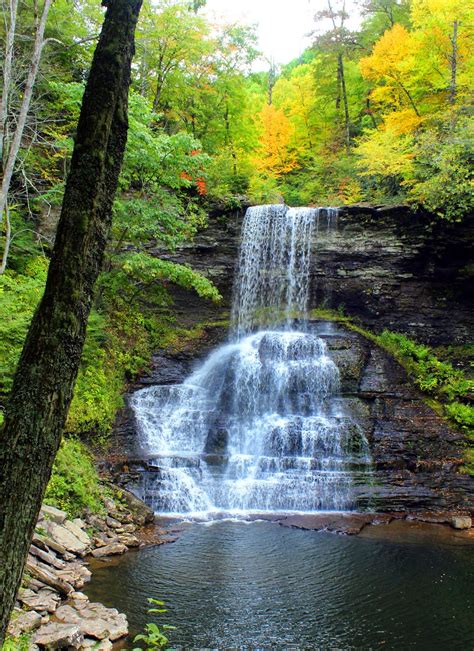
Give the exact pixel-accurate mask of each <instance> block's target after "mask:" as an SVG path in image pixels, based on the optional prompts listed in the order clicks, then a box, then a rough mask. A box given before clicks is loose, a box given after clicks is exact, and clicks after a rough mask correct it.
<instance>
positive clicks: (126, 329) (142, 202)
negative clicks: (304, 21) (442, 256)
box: [0, 0, 474, 433]
mask: <svg viewBox="0 0 474 651" xmlns="http://www.w3.org/2000/svg"><path fill="white" fill-rule="evenodd" d="M203 4H205V3H202V2H194V3H193V2H189V1H188V0H159V1H157V2H151V1H150V0H147V1H146V2H145V3H144V6H143V9H142V14H141V17H140V21H139V25H138V29H137V37H136V55H135V58H134V63H133V69H132V87H131V91H130V116H129V136H128V144H127V148H126V152H125V159H124V165H123V168H122V173H121V176H120V181H119V192H118V194H117V197H116V200H115V204H114V222H113V230H112V237H111V240H110V242H109V245H108V248H107V252H106V260H105V265H104V271H103V273H102V275H101V277H100V281H99V286H98V290H97V296H96V301H95V306H94V310H93V313H92V318H91V321H90V325H89V334H88V338H87V342H86V348H85V354H84V359H83V365H82V369H81V373H80V375H79V380H78V384H77V388H76V394H75V398H74V402H73V405H72V409H71V412H70V417H69V423H68V428H69V430H70V431H71V432H83V431H91V430H95V431H96V432H103V433H105V432H107V431H108V430H109V428H110V426H111V423H112V420H113V416H114V413H115V410H116V408H117V405H118V404H120V394H121V390H122V387H123V381H124V377H131V376H133V375H134V373H136V372H137V370H138V369H139V368H141V366H143V364H144V363H145V360H147V359H148V358H149V354H150V351H151V350H152V349H153V347H154V346H156V344H157V341H160V342H161V343H162V342H163V341H164V340H166V338H167V337H168V336H171V335H170V333H171V330H170V328H171V325H170V324H172V323H173V318H174V317H173V313H172V309H171V307H170V297H169V295H168V292H167V290H166V287H167V285H168V283H174V284H180V285H183V286H184V287H186V288H191V289H194V290H195V291H196V292H197V293H198V294H199V295H200V296H204V297H207V298H209V299H211V300H214V301H218V300H219V293H218V292H217V290H216V289H215V287H214V286H213V285H212V283H211V282H210V281H209V280H208V279H206V278H205V277H204V276H202V275H200V274H198V273H196V272H195V271H193V270H192V269H190V268H188V267H183V266H180V265H176V264H174V263H173V262H171V261H170V260H169V255H170V253H172V252H173V251H174V250H175V248H176V247H177V246H179V245H180V244H182V243H183V242H185V241H186V240H189V239H191V238H192V237H193V236H194V234H195V233H196V232H197V230H198V229H199V228H201V227H202V226H204V225H205V222H206V215H207V213H208V211H209V207H210V206H212V205H214V206H215V205H218V206H220V207H221V208H225V207H228V208H231V207H234V206H240V205H242V204H245V203H267V202H279V201H282V200H284V201H285V202H287V203H288V204H290V205H342V204H348V203H356V202H362V201H370V202H372V203H399V202H405V203H407V202H408V203H410V204H411V205H412V206H413V207H414V208H417V207H421V208H424V209H426V210H428V211H430V212H432V213H434V214H435V215H436V216H437V217H438V218H440V219H445V220H451V221H459V220H461V219H462V218H463V217H464V216H465V215H466V214H467V213H468V212H469V211H470V210H471V209H472V205H473V176H472V169H473V137H472V136H473V134H472V128H473V127H472V125H473V119H472V96H473V93H472V91H473V82H472V80H473V78H474V75H473V69H472V68H473V57H472V52H473V50H474V48H473V38H474V37H473V29H472V25H473V21H472V13H473V10H472V6H471V3H469V2H468V1H467V0H401V1H396V0H363V2H361V3H360V4H359V5H358V9H359V11H360V12H361V14H362V21H361V24H360V27H359V28H358V29H357V30H356V31H354V30H353V29H351V28H350V27H349V25H350V24H352V22H351V21H349V16H348V15H347V13H346V12H345V10H344V8H343V5H342V4H337V3H331V2H328V4H327V8H326V9H325V10H323V11H320V12H319V13H318V14H317V15H316V16H315V20H314V24H313V25H309V26H308V31H312V34H313V36H312V38H313V44H312V45H311V47H309V48H307V49H306V50H305V51H304V52H303V54H302V55H301V56H300V57H299V58H298V59H296V60H294V61H291V62H289V63H288V64H286V65H283V66H276V65H274V64H273V63H270V62H268V65H267V63H264V64H263V67H267V70H266V71H264V72H255V62H256V61H259V62H260V63H261V62H262V61H264V59H263V58H262V55H261V53H260V52H259V51H258V42H257V35H256V31H255V27H254V26H251V25H250V26H249V25H242V24H214V23H213V22H212V21H211V20H210V19H209V18H207V17H206V15H205V13H204V12H203V10H202V5H203ZM13 6H16V7H17V12H16V25H15V26H14V35H15V38H14V39H13V40H11V22H9V13H10V11H9V10H10V8H11V7H13ZM41 6H42V7H43V14H41V16H40V15H38V11H37V8H38V7H37V5H36V4H35V3H34V2H33V1H32V0H24V1H22V2H18V1H17V0H12V2H11V3H10V4H8V3H6V2H4V3H3V5H2V12H3V15H4V18H5V20H3V21H2V22H1V25H0V37H1V41H2V52H3V58H4V70H5V71H7V72H8V70H9V74H8V75H4V85H3V92H2V110H1V118H2V119H1V126H2V128H1V131H0V145H1V151H2V157H1V159H2V171H3V172H5V171H6V170H7V167H8V164H9V154H11V153H12V151H13V149H14V144H15V135H16V133H17V127H18V124H19V123H20V121H21V115H22V112H23V113H24V129H23V131H22V133H21V134H20V135H21V138H19V140H18V144H19V147H18V153H17V155H16V156H13V157H12V156H10V158H12V159H14V164H13V166H12V170H11V182H10V183H9V185H8V188H7V190H8V191H7V193H6V194H5V196H6V202H5V205H4V210H2V219H1V225H0V258H1V265H0V272H1V273H0V300H1V302H2V306H3V307H2V310H3V308H5V311H6V313H8V317H7V318H5V319H2V320H1V322H0V335H1V337H0V371H1V373H0V375H1V377H2V379H1V381H0V395H1V397H2V398H6V396H7V394H8V391H9V389H10V386H11V379H12V373H13V370H14V367H15V364H16V361H17V359H18V356H19V353H20V350H21V346H22V342H23V338H24V335H25V332H26V328H27V326H28V323H29V320H30V318H31V315H32V313H33V310H34V308H35V305H36V303H37V301H38V299H39V297H40V296H41V292H42V289H43V286H44V281H45V277H46V271H47V266H48V257H49V251H50V249H51V244H52V242H53V240H54V233H55V228H56V223H57V219H58V215H59V209H60V205H61V201H62V195H63V190H64V185H65V180H66V176H67V173H68V169H69V161H70V156H71V152H72V146H73V142H74V135H75V125H76V124H77V119H78V115H79V110H80V105H81V100H82V95H83V91H84V86H85V82H86V79H87V75H88V71H89V68H90V63H91V59H92V54H93V51H94V48H95V45H96V42H97V38H98V34H99V31H100V25H101V22H102V19H103V9H102V8H101V7H100V6H99V3H98V2H96V0H75V1H74V2H72V1H71V0H55V1H54V2H50V0H48V1H47V2H44V4H43V5H41ZM43 18H44V24H43V25H42V24H41V19H43ZM41 29H43V33H42V34H40V31H41ZM36 41H38V42H39V43H40V46H41V47H40V51H39V57H38V61H37V64H38V65H37V71H36V72H37V74H36V76H35V77H34V80H33V81H34V83H33V84H30V81H31V71H32V61H34V48H35V43H36ZM8 64H9V67H8ZM261 67H262V66H261ZM30 86H31V88H30V90H31V98H30V103H29V105H28V107H27V109H28V110H27V111H26V112H25V111H24V104H25V96H26V95H27V91H28V88H29V87H30ZM7 99H8V101H6V100H7ZM6 176H7V175H6V174H4V178H6Z"/></svg>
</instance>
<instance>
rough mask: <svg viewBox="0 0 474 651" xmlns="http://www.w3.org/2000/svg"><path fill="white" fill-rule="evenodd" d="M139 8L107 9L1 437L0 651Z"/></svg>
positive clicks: (80, 338) (97, 235)
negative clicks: (52, 242)
mask: <svg viewBox="0 0 474 651" xmlns="http://www.w3.org/2000/svg"><path fill="white" fill-rule="evenodd" d="M140 7H141V0H109V2H108V6H107V12H106V15H105V19H104V24H103V27H102V32H101V36H100V39H99V42H98V45H97V48H96V51H95V54H94V59H93V62H92V67H91V71H90V75H89V80H88V82H87V86H86V90H85V93H84V99H83V102H82V109H81V115H80V118H79V123H78V128H77V136H76V140H75V146H74V152H73V155H72V161H71V168H70V173H69V176H68V179H67V183H66V189H65V193H64V200H63V206H62V211H61V217H60V220H59V224H58V231H57V236H56V242H55V246H54V250H53V255H52V260H51V264H50V269H49V273H48V279H47V282H46V288H45V292H44V296H43V298H42V300H41V302H40V305H39V307H38V309H37V311H36V313H35V315H34V317H33V320H32V323H31V326H30V330H29V332H28V336H27V338H26V342H25V346H24V348H23V352H22V355H21V358H20V361H19V364H18V368H17V371H16V374H15V379H14V383H13V388H12V391H11V394H10V399H9V402H8V405H7V411H6V415H5V423H4V426H3V429H2V430H1V431H0V646H1V641H2V640H3V637H4V635H5V630H6V626H7V623H8V619H9V616H10V612H11V610H12V607H13V604H14V600H15V595H16V592H17V589H18V586H19V584H20V580H21V575H22V571H23V565H24V562H25V558H26V556H27V553H28V548H29V544H30V540H31V537H32V534H33V530H34V526H35V522H36V519H37V517H38V513H39V509H40V506H41V501H42V499H43V495H44V491H45V489H46V485H47V483H48V480H49V477H50V474H51V468H52V465H53V461H54V458H55V455H56V452H57V449H58V447H59V443H60V440H61V434H62V431H63V428H64V424H65V421H66V417H67V412H68V408H69V405H70V402H71V398H72V391H73V386H74V382H75V379H76V376H77V371H78V368H79V362H80V359H81V354H82V348H83V343H84V338H85V332H86V325H87V319H88V316H89V312H90V308H91V302H92V299H93V291H94V284H95V282H96V279H97V276H98V274H99V272H100V269H101V265H102V260H103V254H104V248H105V245H106V242H107V238H108V235H109V230H110V223H111V211H112V202H113V198H114V194H115V191H116V188H117V182H118V176H119V173H120V168H121V165H122V160H123V154H124V149H125V143H126V139H127V129H128V121H127V113H128V89H129V84H130V67H131V60H132V56H133V52H134V34H135V27H136V23H137V19H138V14H139V11H140Z"/></svg>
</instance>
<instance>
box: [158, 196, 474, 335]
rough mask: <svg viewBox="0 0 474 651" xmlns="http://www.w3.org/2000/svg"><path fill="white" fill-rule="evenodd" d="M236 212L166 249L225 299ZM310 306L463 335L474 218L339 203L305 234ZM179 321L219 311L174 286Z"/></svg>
mask: <svg viewBox="0 0 474 651" xmlns="http://www.w3.org/2000/svg"><path fill="white" fill-rule="evenodd" d="M243 213H244V211H243V210H240V211H239V210H236V211H230V212H228V213H222V214H220V215H217V214H213V215H212V216H211V217H210V219H209V225H208V227H207V228H206V229H205V230H204V231H202V232H201V233H200V234H199V236H198V237H197V238H196V240H195V242H194V243H192V244H188V245H187V246H186V247H183V248H182V249H180V250H179V251H178V252H177V253H176V254H174V255H169V254H166V253H165V252H163V251H159V250H156V254H157V255H158V254H159V255H161V256H163V255H165V257H167V258H168V259H170V260H173V261H175V262H180V263H187V264H190V265H191V266H193V267H194V268H196V269H198V270H199V271H202V272H203V273H204V274H205V275H207V276H208V277H209V278H211V279H212V280H213V281H214V282H215V283H216V285H217V286H218V288H219V290H220V291H221V293H222V295H223V296H224V302H225V305H226V306H227V307H228V306H230V302H231V297H232V285H233V278H234V271H235V266H236V263H237V257H238V247H239V243H240V230H241V224H242V219H243ZM313 249H314V256H313V262H312V267H311V282H312V290H311V305H312V306H313V307H316V306H319V305H325V306H326V307H332V308H337V307H339V306H343V307H344V311H345V313H346V314H348V315H349V316H353V317H357V318H358V319H359V320H360V322H361V323H362V324H364V325H365V326H366V327H367V328H369V329H372V330H375V331H381V330H382V329H384V328H387V329H389V330H394V331H397V332H404V333H406V334H408V335H410V336H413V337H415V338H416V339H418V340H420V341H424V342H428V343H431V344H433V345H442V344H449V343H453V342H459V343H463V342H468V341H469V340H470V339H471V336H472V331H473V329H474V313H473V310H472V309H471V305H472V298H473V283H472V275H471V276H470V275H469V265H470V264H472V260H473V258H472V251H473V250H474V219H473V218H472V215H468V216H466V217H465V219H464V221H463V222H462V223H461V224H459V223H456V224H449V223H446V222H444V221H443V220H440V219H439V218H435V217H433V216H430V215H426V214H422V213H414V212H412V211H411V210H410V208H409V207H407V206H366V205H354V206H344V207H342V208H341V209H340V212H339V216H338V219H337V227H336V228H329V229H326V228H320V229H319V230H318V233H317V235H315V241H314V247H313ZM173 297H174V300H175V306H176V309H177V311H178V313H179V319H180V322H183V323H187V324H190V323H196V322H197V321H205V320H209V319H215V318H217V317H218V315H220V314H221V309H220V308H216V307H213V306H212V305H210V304H209V303H208V302H206V301H203V300H202V299H199V298H198V297H196V296H195V295H194V294H193V293H192V292H189V291H186V290H182V289H179V288H177V289H176V290H173Z"/></svg>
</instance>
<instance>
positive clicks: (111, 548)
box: [92, 542, 127, 558]
mask: <svg viewBox="0 0 474 651" xmlns="http://www.w3.org/2000/svg"><path fill="white" fill-rule="evenodd" d="M126 551H127V548H126V546H125V545H124V544H123V543H120V542H116V543H111V544H110V545H105V546H104V547H99V548H98V549H94V550H92V556H94V558H102V557H104V556H113V555H116V554H124V553H125V552H126Z"/></svg>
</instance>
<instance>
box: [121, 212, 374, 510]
mask: <svg viewBox="0 0 474 651" xmlns="http://www.w3.org/2000/svg"><path fill="white" fill-rule="evenodd" d="M336 216H337V211H336V210H335V209H328V208H314V209H313V208H287V207H286V206H283V205H274V206H257V207H253V208H249V209H248V211H247V214H246V217H245V221H244V225H243V229H242V243H241V249H240V257H239V264H238V271H237V275H236V280H235V289H234V300H233V307H232V325H231V330H230V340H229V342H228V343H226V344H224V345H223V346H221V347H219V348H218V349H217V350H215V351H214V352H213V353H211V355H210V356H209V357H208V358H207V360H205V361H204V363H203V364H202V365H201V366H200V367H199V368H198V369H197V370H196V371H195V372H194V373H192V374H191V375H190V376H189V377H188V378H187V379H186V380H185V381H184V382H183V383H182V384H179V385H174V386H153V387H149V388H146V389H143V390H141V391H138V392H136V393H135V394H134V395H133V397H132V407H133V409H134V410H135V414H136V418H137V422H138V426H139V435H140V442H141V445H142V447H143V449H144V450H146V452H147V454H148V456H149V457H151V458H153V462H152V463H154V464H155V466H156V473H152V474H151V475H149V476H147V477H146V478H145V479H144V480H143V482H142V484H141V486H140V493H141V496H142V497H143V498H145V499H146V500H147V501H148V502H151V503H152V504H153V506H154V508H155V509H156V510H157V511H159V512H164V513H175V514H191V513H206V514H207V515H210V514H212V513H213V512H218V513H222V512H224V513H226V512H229V513H233V512H236V511H237V512H251V511H257V512H262V511H317V510H345V509H350V508H351V507H353V505H354V497H353V490H352V486H353V481H352V469H353V468H356V467H360V465H361V464H362V465H364V464H367V463H368V462H369V459H370V456H369V450H368V445H367V441H366V440H365V438H364V436H363V434H362V433H361V430H360V428H359V427H358V426H357V423H355V422H354V421H353V419H352V418H351V417H350V415H348V414H347V413H345V411H344V410H343V409H342V408H341V401H340V400H339V399H338V390H339V371H338V368H337V366H336V365H335V364H334V362H333V361H332V360H331V358H330V356H329V355H328V352H327V348H326V344H325V342H324V341H323V340H322V339H321V338H320V337H318V336H317V334H315V333H314V332H312V331H311V329H309V328H307V327H306V321H305V316H306V314H307V309H308V297H309V285H310V263H311V255H312V241H313V238H314V237H316V238H317V234H318V232H319V229H320V228H321V222H324V220H325V222H326V228H330V227H333V226H334V222H335V219H336Z"/></svg>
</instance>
